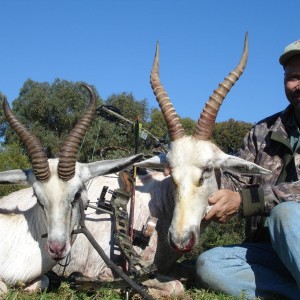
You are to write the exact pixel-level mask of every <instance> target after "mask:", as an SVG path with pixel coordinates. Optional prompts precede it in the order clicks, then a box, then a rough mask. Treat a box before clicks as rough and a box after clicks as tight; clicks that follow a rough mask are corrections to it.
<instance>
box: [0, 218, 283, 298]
mask: <svg viewBox="0 0 300 300" xmlns="http://www.w3.org/2000/svg"><path fill="white" fill-rule="evenodd" d="M243 239H244V221H243V220H240V219H238V218H232V219H231V220H230V221H229V222H228V223H227V224H222V225H220V224H211V225H210V226H209V227H208V228H207V229H206V230H205V232H204V233H203V235H202V237H201V242H200V243H199V245H198V246H197V247H196V249H195V250H194V251H193V252H191V253H189V254H186V255H185V256H183V257H182V259H181V261H185V262H186V261H187V262H190V263H193V262H194V261H195V259H196V258H197V256H198V255H199V254H200V253H201V252H203V251H205V250H208V249H210V248H213V247H216V246H219V245H225V244H235V243H240V242H241V241H242V240H243ZM0 299H1V300H2V299H5V300H33V299H34V300H97V299H101V300H124V299H126V297H125V295H124V294H122V293H121V292H120V290H117V289H113V288H111V287H107V286H106V287H103V288H101V289H97V290H96V291H88V292H86V291H83V290H75V289H73V288H72V286H70V284H68V283H67V282H64V281H62V282H59V284H58V283H56V284H54V285H53V286H52V287H50V289H49V290H48V291H44V292H40V293H26V292H24V291H22V290H21V289H10V290H9V292H8V294H7V295H6V296H5V298H1V296H0ZM130 299H132V300H141V299H142V298H141V296H140V295H131V298H130ZM183 299H184V300H237V299H238V300H244V299H246V297H245V296H243V295H241V296H240V297H238V298H236V297H231V296H226V295H224V294H221V293H214V292H211V291H207V290H204V289H201V290H199V289H195V288H194V287H193V286H190V287H187V290H186V292H185V294H184V297H183ZM258 299H259V298H258ZM271 299H272V300H275V299H277V300H283V299H282V297H276V296H274V297H273V298H271ZM174 300H176V299H174Z"/></svg>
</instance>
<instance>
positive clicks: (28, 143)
mask: <svg viewBox="0 0 300 300" xmlns="http://www.w3.org/2000/svg"><path fill="white" fill-rule="evenodd" d="M3 111H4V114H5V117H6V119H7V121H8V123H9V125H10V126H11V127H12V129H13V130H14V131H15V132H16V133H17V135H18V136H19V138H20V140H21V141H22V142H23V143H24V144H25V147H26V149H27V151H28V153H29V157H30V160H31V164H32V169H33V172H34V175H35V177H36V179H37V180H38V181H41V182H44V181H47V180H48V179H49V177H50V169H49V164H48V158H47V155H46V152H45V150H44V148H43V146H42V143H41V142H40V140H39V139H38V138H37V137H36V136H35V135H34V134H32V133H31V132H30V131H29V130H28V129H27V128H26V127H25V126H24V125H23V124H22V123H21V122H20V121H19V120H18V119H17V117H16V116H15V115H14V114H13V112H12V111H11V109H10V107H9V105H8V102H7V100H6V98H4V100H3Z"/></svg>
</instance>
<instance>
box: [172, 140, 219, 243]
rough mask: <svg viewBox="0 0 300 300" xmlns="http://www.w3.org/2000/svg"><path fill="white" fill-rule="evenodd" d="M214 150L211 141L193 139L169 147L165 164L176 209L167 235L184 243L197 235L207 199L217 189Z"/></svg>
mask: <svg viewBox="0 0 300 300" xmlns="http://www.w3.org/2000/svg"><path fill="white" fill-rule="evenodd" d="M215 151H216V147H215V145H214V144H212V143H211V142H205V141H199V140H196V139H194V138H193V137H184V138H182V139H180V140H176V141H174V142H172V144H171V150H170V152H169V153H168V161H169V165H170V169H171V176H172V179H173V182H174V188H175V189H174V198H175V210H174V215H173V220H172V224H171V227H170V233H171V236H172V238H173V239H174V240H176V241H180V240H184V239H185V238H186V237H187V236H188V235H189V233H190V232H194V233H195V236H197V235H198V232H199V228H200V222H201V219H202V218H203V216H204V214H205V211H206V209H207V206H208V197H209V196H210V195H211V194H212V193H213V192H214V191H215V190H216V189H217V184H216V180H215V177H214V172H213V157H214V155H215Z"/></svg>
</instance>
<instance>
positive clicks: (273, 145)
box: [223, 106, 300, 241]
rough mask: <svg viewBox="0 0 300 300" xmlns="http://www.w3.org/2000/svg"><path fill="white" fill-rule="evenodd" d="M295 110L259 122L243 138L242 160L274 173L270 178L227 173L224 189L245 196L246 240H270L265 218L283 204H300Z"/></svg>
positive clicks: (243, 204)
mask: <svg viewBox="0 0 300 300" xmlns="http://www.w3.org/2000/svg"><path fill="white" fill-rule="evenodd" d="M296 124H297V123H296V121H295V117H294V112H293V108H292V107H291V106H288V107H287V108H286V109H285V110H284V111H281V112H279V113H276V114H274V115H272V116H270V117H267V118H265V119H264V120H262V121H260V122H258V123H257V124H256V125H255V126H253V128H252V129H251V130H250V132H249V133H248V134H247V135H246V136H245V138H244V145H243V147H242V149H241V151H240V153H239V156H240V157H241V158H244V159H246V160H248V161H251V162H254V163H256V164H258V165H260V166H262V167H264V168H266V169H269V170H271V171H272V174H270V175H267V176H261V175H259V176H252V177H239V176H235V175H234V174H226V173H225V174H224V177H223V187H225V188H230V189H233V190H238V191H240V193H241V196H242V209H241V215H242V216H243V217H246V241H268V240H269V237H268V230H267V229H266V226H265V221H266V217H267V216H268V214H269V213H270V211H271V209H272V208H273V207H274V206H275V205H277V204H278V203H280V202H284V201H297V202H300V181H298V180H299V178H300V143H298V140H299V129H298V126H297V125H296Z"/></svg>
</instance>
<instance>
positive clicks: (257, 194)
mask: <svg viewBox="0 0 300 300" xmlns="http://www.w3.org/2000/svg"><path fill="white" fill-rule="evenodd" d="M258 141H259V138H258V137H257V136H255V133H254V129H252V130H251V131H250V132H249V133H248V134H247V135H246V136H245V138H244V145H243V147H242V148H241V151H240V153H239V157H241V158H243V159H246V160H248V161H251V162H254V163H258V164H259V162H258V161H257V160H258V158H257V156H258V155H257V153H258V149H259V145H258ZM274 176H276V174H274ZM222 188H228V189H231V190H234V191H239V192H240V194H241V197H242V207H241V210H240V212H241V216H242V217H249V216H255V215H268V214H269V213H270V211H271V210H272V208H273V207H274V206H275V205H276V204H278V203H280V202H283V201H297V202H300V181H298V182H294V183H286V182H284V183H281V184H278V185H275V186H274V185H270V184H268V183H267V182H264V181H263V180H262V176H251V177H242V176H238V175H233V174H229V173H224V174H223V176H222Z"/></svg>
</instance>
